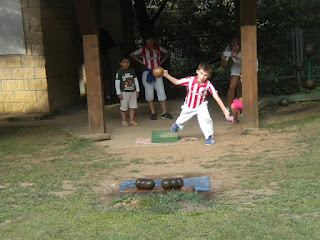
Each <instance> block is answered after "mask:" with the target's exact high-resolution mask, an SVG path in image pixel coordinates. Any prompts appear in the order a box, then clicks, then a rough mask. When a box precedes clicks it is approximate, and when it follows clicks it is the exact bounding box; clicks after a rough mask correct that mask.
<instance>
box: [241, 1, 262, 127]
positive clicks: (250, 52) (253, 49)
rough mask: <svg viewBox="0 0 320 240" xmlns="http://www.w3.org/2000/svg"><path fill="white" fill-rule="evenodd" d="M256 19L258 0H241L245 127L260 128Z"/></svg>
mask: <svg viewBox="0 0 320 240" xmlns="http://www.w3.org/2000/svg"><path fill="white" fill-rule="evenodd" d="M256 19H257V2H256V0H241V11H240V21H241V52H242V97H243V116H244V126H245V128H259V114H258V81H257V80H258V75H257V26H256Z"/></svg>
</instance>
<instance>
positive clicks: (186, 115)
mask: <svg viewBox="0 0 320 240" xmlns="http://www.w3.org/2000/svg"><path fill="white" fill-rule="evenodd" d="M181 109H182V111H181V113H180V116H179V117H178V118H177V120H176V124H177V125H178V126H179V128H180V129H181V130H182V129H183V128H184V126H185V124H186V123H187V122H188V121H189V120H190V119H191V118H192V117H193V116H195V115H197V118H198V122H199V125H200V128H201V130H202V132H203V135H204V137H205V138H206V139H208V138H209V137H210V136H212V137H213V121H212V119H211V117H210V114H209V111H208V104H207V103H202V104H201V105H200V106H199V107H197V108H194V109H193V108H189V107H188V106H187V105H185V104H184V105H182V106H181Z"/></svg>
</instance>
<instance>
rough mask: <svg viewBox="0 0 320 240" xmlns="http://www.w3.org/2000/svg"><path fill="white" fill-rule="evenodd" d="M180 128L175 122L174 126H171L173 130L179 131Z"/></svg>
mask: <svg viewBox="0 0 320 240" xmlns="http://www.w3.org/2000/svg"><path fill="white" fill-rule="evenodd" d="M178 129H179V126H178V124H176V123H174V124H173V125H172V126H171V132H178Z"/></svg>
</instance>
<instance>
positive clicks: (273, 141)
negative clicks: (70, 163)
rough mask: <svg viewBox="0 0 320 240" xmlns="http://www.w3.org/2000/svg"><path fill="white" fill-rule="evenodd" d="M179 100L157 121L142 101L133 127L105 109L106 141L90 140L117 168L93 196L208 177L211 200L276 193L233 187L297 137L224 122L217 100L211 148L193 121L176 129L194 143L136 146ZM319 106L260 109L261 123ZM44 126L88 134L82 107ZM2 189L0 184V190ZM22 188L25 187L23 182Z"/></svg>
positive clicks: (292, 148)
mask: <svg viewBox="0 0 320 240" xmlns="http://www.w3.org/2000/svg"><path fill="white" fill-rule="evenodd" d="M181 104H182V101H168V109H169V112H170V113H171V114H172V115H173V116H174V119H173V120H164V119H158V120H157V121H152V120H150V115H149V112H148V106H147V104H140V108H139V110H138V111H137V121H138V122H139V124H140V125H139V126H137V127H135V126H130V127H122V126H121V121H120V114H119V109H118V106H111V107H109V106H108V107H106V113H107V117H106V119H107V129H108V132H109V133H110V134H111V140H108V141H102V142H97V143H95V144H97V145H98V146H100V147H101V148H102V149H104V150H105V151H106V155H108V156H111V158H115V159H119V160H120V161H121V165H122V167H121V168H115V169H114V170H113V171H112V172H110V173H108V174H106V175H105V176H104V177H103V179H102V180H101V179H99V180H97V182H95V187H94V188H93V190H94V191H95V192H96V193H97V194H99V195H100V196H101V197H102V198H103V199H105V200H113V199H115V198H116V197H117V196H118V192H119V188H120V185H121V182H122V181H123V180H134V179H137V178H151V179H164V178H174V177H182V178H190V177H198V176H209V179H210V187H211V190H210V191H209V192H206V193H203V195H204V196H205V198H207V199H212V198H215V197H219V196H220V195H222V194H229V195H230V196H233V197H234V198H239V197H240V196H242V197H243V199H242V201H243V202H248V203H249V202H250V199H251V198H252V197H253V196H256V195H264V196H266V197H268V196H269V195H272V194H274V193H275V192H276V189H274V188H269V187H268V186H265V187H263V188H262V189H260V190H255V191H247V192H243V191H242V192H241V191H240V190H239V188H238V185H239V184H241V182H243V181H244V180H245V179H246V178H248V177H250V176H252V173H251V172H250V170H249V168H248V166H251V165H252V164H255V159H259V158H264V159H270V160H272V159H273V160H275V161H276V160H277V159H280V158H281V159H283V158H286V157H289V156H290V157H292V156H296V155H298V154H301V153H302V152H303V149H304V145H303V143H299V144H300V145H299V146H297V141H296V139H298V138H299V135H298V133H297V131H290V132H289V131H287V132H283V131H281V129H257V130H244V126H243V124H241V123H230V122H227V121H226V120H225V119H224V116H223V115H222V113H221V110H220V109H219V107H218V106H217V104H213V105H211V108H210V111H211V116H212V118H213V120H214V130H215V138H216V144H214V145H213V146H205V145H204V142H205V139H204V137H203V135H202V133H201V130H200V128H199V125H198V123H197V120H196V119H193V120H191V121H190V122H189V123H188V125H187V126H186V128H185V129H184V130H183V131H182V132H179V136H180V138H183V137H191V138H195V139H198V140H196V141H186V142H178V143H158V144H136V140H137V139H138V138H148V137H149V138H150V137H151V133H152V131H154V130H168V129H170V126H171V125H172V124H173V123H174V120H175V119H176V118H177V117H178V115H179V113H180V105H181ZM211 104H212V103H211ZM319 108H320V107H319V104H317V103H313V104H312V103H311V104H309V105H306V106H304V105H303V104H302V105H301V104H300V105H291V106H288V107H279V106H273V107H269V108H268V109H266V110H264V111H263V113H262V114H263V115H264V118H263V119H264V123H281V122H282V121H283V119H284V116H286V117H288V116H292V118H293V120H292V121H294V119H298V120H299V119H300V120H301V119H304V118H305V117H306V116H307V117H310V116H312V113H313V112H319ZM158 111H159V106H158ZM75 119H76V121H75ZM35 124H37V123H35ZM42 124H43V122H42ZM47 124H57V125H58V126H60V127H61V128H63V129H64V130H66V131H67V132H69V133H70V134H72V135H74V136H81V135H84V134H88V115H87V111H85V110H80V111H77V112H70V113H68V114H65V115H61V116H57V117H56V118H55V119H53V120H48V121H47ZM67 135H68V134H67ZM67 135H66V136H67ZM55 147H56V148H57V149H59V148H61V147H59V146H51V147H50V149H47V150H43V154H44V155H46V154H45V153H46V151H49V150H50V151H51V150H52V149H53V148H55ZM297 147H299V148H298V149H299V151H297ZM44 160H45V161H47V160H51V158H50V157H44ZM102 160H103V161H108V159H98V161H102ZM90 161H92V162H94V161H97V159H94V158H93V159H91V160H90ZM90 181H95V179H91V180H90ZM5 187H6V186H3V185H2V186H0V188H5ZM24 187H30V186H29V185H28V183H24ZM74 190H75V189H74V187H73V185H72V182H64V184H63V187H62V191H60V192H54V193H52V194H55V195H58V196H60V197H64V196H67V195H69V194H73V193H74Z"/></svg>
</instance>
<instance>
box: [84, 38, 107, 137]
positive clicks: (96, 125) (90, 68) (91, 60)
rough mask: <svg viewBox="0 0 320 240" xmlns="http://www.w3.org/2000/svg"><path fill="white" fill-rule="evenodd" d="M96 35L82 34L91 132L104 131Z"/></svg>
mask: <svg viewBox="0 0 320 240" xmlns="http://www.w3.org/2000/svg"><path fill="white" fill-rule="evenodd" d="M98 37H99V36H98V35H97V34H94V35H83V49H84V61H85V69H86V77H87V101H88V115H89V130H90V133H92V134H97V133H105V132H106V126H105V125H106V124H105V109H104V93H103V86H102V81H101V67H100V48H99V38H98Z"/></svg>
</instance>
